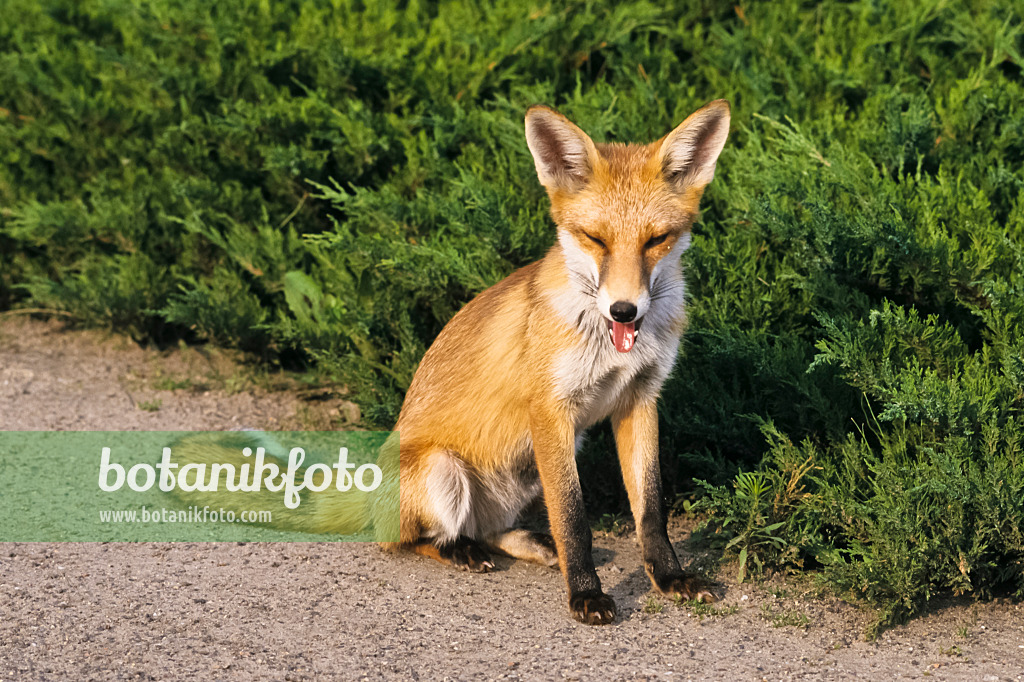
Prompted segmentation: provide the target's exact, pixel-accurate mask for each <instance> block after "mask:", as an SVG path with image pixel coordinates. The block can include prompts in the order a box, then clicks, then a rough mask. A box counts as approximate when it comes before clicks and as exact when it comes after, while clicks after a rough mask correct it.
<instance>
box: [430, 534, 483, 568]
mask: <svg viewBox="0 0 1024 682" xmlns="http://www.w3.org/2000/svg"><path fill="white" fill-rule="evenodd" d="M438 552H439V553H440V554H441V558H442V559H444V560H446V561H447V562H448V563H450V564H451V565H452V566H454V567H455V568H457V569H459V570H461V571H469V572H471V573H487V572H489V571H490V570H491V569H493V568H494V562H492V561H491V555H490V554H488V553H487V550H486V549H484V548H483V547H482V546H481V545H480V543H478V542H476V541H475V540H470V539H469V538H466V537H461V538H459V539H458V540H456V541H455V542H452V543H450V544H447V545H442V546H440V547H438Z"/></svg>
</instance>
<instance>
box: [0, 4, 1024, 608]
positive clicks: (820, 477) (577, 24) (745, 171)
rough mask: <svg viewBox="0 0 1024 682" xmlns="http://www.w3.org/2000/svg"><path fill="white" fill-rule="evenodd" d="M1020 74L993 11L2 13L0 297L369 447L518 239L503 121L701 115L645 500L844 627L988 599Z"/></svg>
mask: <svg viewBox="0 0 1024 682" xmlns="http://www.w3.org/2000/svg"><path fill="white" fill-rule="evenodd" d="M1022 51H1024V37H1022V18H1021V16H1020V13H1019V10H1016V9H1015V5H1014V4H1013V3H1012V2H1010V1H1009V0H997V1H994V2H989V3H980V4H977V3H975V4H970V5H967V4H961V3H956V2H952V3H951V2H939V1H929V2H911V1H910V0H907V1H905V2H894V3H874V2H826V3H821V4H816V5H809V4H807V3H801V2H797V1H796V0H784V1H782V2H773V3H740V4H738V5H737V4H735V3H733V2H728V3H725V2H711V1H707V2H699V3H675V6H673V5H672V3H669V4H668V5H666V4H664V3H661V4H653V3H646V2H638V1H636V0H630V1H627V2H618V3H611V2H607V3H605V2H584V1H575V2H566V3H558V4H536V5H523V4H522V3H517V2H512V0H496V2H493V3H488V4H469V3H462V2H453V1H448V2H418V1H416V0H413V1H412V2H408V3H398V4H395V3H385V2H379V3H377V2H358V3H357V2H348V1H347V0H331V1H328V0H317V1H308V0H304V1H301V2H300V1H299V0H291V1H286V2H274V3H266V2H256V1H255V0H247V1H241V0H240V1H237V2H230V3H203V2H199V0H162V1H161V2H147V3H142V2H138V1H137V0H84V1H78V0H48V1H47V2H41V3H40V2H30V1H29V0H9V2H7V4H6V5H5V12H4V13H3V17H0V159H2V161H3V163H0V307H4V308H10V307H14V308H17V307H32V308H39V307H42V308H49V309H54V310H61V311H65V313H69V314H71V315H73V316H74V317H75V318H76V319H78V320H79V321H81V322H82V323H84V324H99V325H107V326H113V327H116V328H120V329H123V330H126V331H129V332H130V333H131V334H133V335H134V336H135V337H136V338H138V339H140V340H165V339H172V338H176V337H183V336H184V337H186V338H191V339H206V340H211V341H214V342H216V343H219V344H227V345H235V346H238V347H240V348H243V349H245V350H248V351H251V352H254V353H256V354H258V355H260V356H262V357H263V358H264V359H266V360H268V361H279V360H282V359H290V360H291V361H294V360H295V359H299V360H301V361H303V362H306V363H308V365H309V366H310V367H311V368H312V369H314V370H315V371H318V372H323V373H325V374H328V375H330V376H332V377H334V378H335V379H337V380H338V381H341V382H344V383H346V384H347V385H349V386H350V387H351V388H352V389H353V390H355V391H356V395H357V397H358V399H359V400H360V402H361V403H362V405H363V407H364V415H366V416H367V419H368V420H369V421H370V422H371V423H373V424H376V425H378V426H382V427H387V426H390V424H391V423H392V422H393V420H394V418H395V416H396V414H397V411H398V409H399V406H400V404H401V399H402V395H403V392H404V390H405V388H406V387H407V386H408V384H409V381H410V379H411V377H412V374H413V372H414V371H415V367H416V364H417V362H418V361H419V358H420V357H421V355H422V354H423V352H424V350H425V349H426V347H427V346H428V345H429V343H430V341H431V340H432V339H433V338H434V336H435V335H436V334H437V333H438V331H439V330H440V329H441V327H442V326H443V325H444V324H445V322H446V321H447V320H448V319H449V318H450V317H451V316H452V314H454V312H455V311H456V310H458V309H459V308H460V307H461V306H462V305H463V304H465V302H466V301H468V300H469V299H470V298H471V297H472V296H473V295H475V294H476V293H478V292H479V291H481V290H483V289H484V288H486V287H487V286H489V285H490V284H493V283H494V282H496V281H498V280H499V279H500V278H501V277H503V276H505V275H507V274H508V273H510V272H511V271H512V270H513V269H515V268H516V267H518V266H521V265H523V264H525V263H528V262H530V261H532V260H534V259H536V258H538V257H540V256H541V255H542V254H543V253H544V251H545V250H546V249H547V248H548V247H549V246H550V244H551V243H552V242H553V239H554V234H553V229H552V226H551V222H550V219H549V218H548V217H547V215H546V211H547V204H546V198H545V197H544V194H543V192H542V190H541V188H540V187H539V185H538V183H537V181H536V177H535V174H534V170H533V164H532V161H531V159H530V157H529V154H528V152H527V149H526V145H525V142H524V138H523V130H522V115H523V112H524V111H525V109H526V107H527V106H528V105H530V104H533V103H536V102H545V103H548V104H552V105H554V106H556V107H558V108H559V109H560V110H562V111H564V112H565V113H566V114H567V115H569V116H570V117H571V118H573V119H574V120H576V121H577V122H578V123H579V124H580V125H581V126H582V127H583V128H584V129H586V130H588V131H589V132H591V133H592V134H593V135H594V136H595V138H597V139H604V140H650V139H655V138H656V137H658V136H660V135H662V134H664V133H665V132H667V131H668V130H669V129H671V127H672V126H673V125H675V124H677V123H678V122H679V121H680V120H681V119H682V118H683V117H684V116H685V115H686V114H688V113H689V112H690V111H692V110H693V109H695V108H696V107H697V106H699V105H700V104H702V103H704V102H705V101H707V100H709V99H712V98H715V97H725V98H728V99H729V100H730V101H731V102H732V104H733V121H734V122H733V132H732V134H731V137H730V140H729V143H728V144H727V146H726V150H725V152H724V154H723V156H722V159H721V162H720V170H719V173H718V174H717V178H716V180H715V182H714V183H713V184H712V185H711V186H710V188H709V191H708V193H707V197H706V199H705V203H704V214H703V220H702V222H701V223H700V224H699V225H698V226H697V228H696V234H695V238H694V242H693V247H692V248H691V250H690V252H689V254H688V255H687V261H688V266H689V279H688V282H689V284H690V301H691V303H690V317H691V326H690V330H689V332H688V335H687V337H686V339H685V343H684V349H683V351H682V356H681V358H680V362H679V364H678V368H677V371H676V373H675V375H674V376H673V378H672V379H671V380H670V382H669V383H668V385H666V387H665V390H664V392H663V405H662V409H661V412H660V414H661V419H662V428H661V434H662V451H663V470H664V473H665V479H666V482H667V486H666V487H667V489H668V490H669V491H674V492H676V493H690V492H693V491H695V490H698V489H699V490H703V491H705V492H706V495H705V497H704V500H703V501H702V502H701V503H700V504H701V505H702V506H703V508H704V509H706V510H708V511H713V512H714V514H715V515H714V516H712V517H711V518H710V521H709V523H710V525H709V528H711V527H715V528H716V529H717V530H719V531H720V532H719V533H718V535H717V537H720V538H722V545H723V548H724V546H725V545H729V548H728V551H729V552H733V551H735V552H736V553H737V555H740V556H742V559H743V560H742V561H741V565H742V566H743V570H744V573H745V574H746V573H749V572H750V571H755V572H756V571H758V570H763V569H768V568H771V567H782V566H790V567H794V566H801V565H804V566H808V565H813V566H819V567H821V568H822V575H823V576H825V578H826V580H828V581H829V582H830V583H831V584H832V585H834V586H836V587H837V588H839V589H842V590H846V591H847V592H848V593H849V594H851V595H854V596H856V597H858V598H863V599H867V600H869V601H870V602H871V603H874V604H876V605H879V606H880V607H881V610H880V614H881V615H880V620H879V622H880V623H887V622H892V621H894V620H896V619H898V618H901V617H903V616H905V615H907V614H910V613H913V612H914V611H915V610H916V609H919V608H920V607H921V605H922V604H923V603H924V602H925V601H926V600H927V599H928V597H929V596H930V595H931V594H933V593H934V592H935V591H937V590H954V591H957V592H965V593H970V594H974V595H978V596H986V595H988V594H991V593H992V592H993V591H995V590H1005V589H1008V590H1011V591H1014V592H1015V593H1017V594H1018V595H1024V582H1022V578H1021V576H1022V575H1024V563H1022V562H1024V550H1022V541H1021V527H1022V515H1024V512H1022V504H1024V494H1022V493H1024V491H1022V485H1024V483H1022V473H1021V472H1022V471H1024V467H1021V462H1020V456H1021V455H1020V452H1021V448H1022V438H1024V436H1022V433H1021V429H1022V427H1021V426H1020V419H1021V410H1022V406H1024V341H1022V339H1024V333H1022V332H1024V303H1022V301H1024V297H1022V296H1021V294H1022V293H1024V281H1022V277H1024V251H1022V248H1024V238H1022V236H1021V235H1022V227H1024V175H1022V173H1021V170H1020V169H1021V167H1022V163H1024V118H1022V117H1021V116H1020V115H1019V112H1020V111H1021V110H1022V105H1024V78H1022V68H1024V60H1022V56H1021V55H1022ZM609 449H610V439H609V438H608V434H607V431H606V430H603V429H599V430H597V432H596V434H595V437H594V438H593V439H592V440H591V444H590V446H589V447H588V449H586V451H585V452H584V453H583V454H582V456H581V462H582V463H583V478H584V484H585V487H586V490H587V492H588V495H589V496H590V497H591V498H592V500H594V501H596V502H598V503H599V507H601V508H602V510H603V511H618V510H620V509H622V508H623V505H624V504H625V495H624V493H623V492H622V488H621V485H619V484H618V483H617V482H612V481H611V480H610V479H609V478H608V477H607V476H604V475H601V474H600V473H599V471H600V470H601V469H603V468H604V467H606V466H608V465H609V458H610V457H611V455H610V454H608V451H609ZM738 470H743V471H744V473H741V474H739V475H738V476H737V473H736V472H737V471H738ZM694 478H696V479H702V480H706V481H707V483H705V484H703V485H699V484H695V483H694ZM730 480H731V481H732V484H730V483H729V481H730ZM716 524H717V525H716ZM730 543H731V545H730ZM743 577H744V578H745V577H746V575H744V576H743Z"/></svg>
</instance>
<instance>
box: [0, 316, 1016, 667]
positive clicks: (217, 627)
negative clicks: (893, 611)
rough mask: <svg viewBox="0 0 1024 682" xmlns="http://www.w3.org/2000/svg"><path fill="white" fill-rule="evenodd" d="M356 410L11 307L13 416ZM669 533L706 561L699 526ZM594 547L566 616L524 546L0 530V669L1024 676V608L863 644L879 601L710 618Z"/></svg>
mask: <svg viewBox="0 0 1024 682" xmlns="http://www.w3.org/2000/svg"><path fill="white" fill-rule="evenodd" d="M356 419H358V412H357V411H356V410H355V408H354V406H353V405H351V404H350V403H347V402H345V401H344V400H343V399H341V398H339V397H337V396H335V395H333V394H331V393H329V392H324V391H322V390H321V391H309V390H305V391H303V390H300V389H298V388H296V385H295V383H294V382H290V381H289V380H287V378H286V377H279V376H266V375H261V374H260V373H258V372H255V373H253V372H252V371H251V370H249V369H246V368H244V367H239V366H238V365H235V364H234V363H233V362H232V359H231V357H230V356H229V355H226V354H223V353H218V352H214V351H200V350H196V349H178V350H174V351H172V352H159V351H155V350H144V349H140V348H139V347H137V346H135V345H134V344H132V343H131V342H130V341H127V340H125V339H121V338H117V337H106V336H104V335H101V334H98V333H95V332H79V331H67V330H64V329H63V328H62V326H61V325H60V324H59V323H57V322H39V321H29V320H26V319H23V318H16V317H6V318H4V317H2V316H0V429H4V430H15V429H19V430H20V429H32V430H36V429H54V430H71V429H82V430H85V429H104V430H113V429H153V430H157V429H159V430H173V429H224V428H233V427H237V426H239V425H246V426H252V427H259V428H266V429H282V428H324V427H325V426H328V425H332V424H333V425H334V426H344V425H345V423H346V422H351V421H353V420H356ZM616 475H617V474H616ZM0 494H2V490H0ZM6 522H10V520H6ZM672 535H673V539H674V541H675V543H676V546H677V548H678V550H679V552H680V555H681V556H682V557H683V560H684V563H685V562H687V561H692V560H694V559H695V558H696V559H699V558H700V557H694V556H693V553H692V552H693V549H692V548H691V547H689V546H688V544H687V527H686V524H685V523H684V522H682V521H674V522H673V524H672ZM594 551H595V557H596V559H597V561H598V563H599V568H598V572H599V574H600V576H601V580H602V581H603V583H604V586H605V589H606V590H607V591H608V592H610V593H611V594H612V595H613V596H614V597H615V599H616V601H617V602H618V606H619V612H620V618H619V619H618V620H617V621H616V622H615V623H614V624H613V625H611V626H606V627H587V626H584V625H579V624H577V623H575V622H574V621H572V620H571V619H570V618H569V616H568V614H567V611H566V607H565V603H564V591H563V586H562V581H561V578H560V577H559V575H558V574H557V572H555V571H552V570H550V569H543V568H541V567H538V566H534V565H529V564H525V563H517V562H513V561H511V560H504V561H499V570H497V571H496V572H494V573H490V574H484V575H470V574H464V573H457V572H454V571H451V570H449V569H446V568H445V567H443V566H441V565H440V564H437V563H435V562H433V561H431V560H429V559H426V558H422V557H414V556H405V555H399V556H388V555H384V554H382V553H381V552H380V551H379V550H378V549H377V548H376V546H374V545H364V544H334V543H302V544H284V543H282V544H259V543H239V544H223V543H221V544H216V543H210V544H194V543H181V544H116V543H109V544H96V543H93V544H57V543H53V544H12V543H6V544H0V600H2V603H3V604H4V606H3V609H2V611H0V614H2V616H3V617H2V618H0V679H5V680H6V679H17V680H25V679H29V680H31V679H96V680H105V679H160V680H165V679H167V680H179V679H181V680H184V679H211V680H251V679H257V680H263V679H273V680H311V679H332V678H336V679H402V680H405V679H438V680H440V679H453V680H454V679H458V680H461V679H466V680H471V679H472V680H477V679H524V680H533V679H587V680H590V679H593V680H619V679H623V680H632V679H658V680H691V679H693V680H761V679H767V680H789V679H827V680H831V679H854V678H857V679H866V680H882V679H894V678H900V679H916V678H922V677H929V678H932V679H942V680H1021V679H1024V605H1021V604H1014V603H1008V602H996V603H986V604H974V603H973V602H971V601H969V600H954V599H952V598H948V599H943V600H939V601H937V602H936V603H935V604H934V605H933V606H932V608H931V609H930V610H929V612H928V613H927V614H925V615H924V616H921V617H918V618H917V619H915V620H913V621H912V622H911V623H909V624H908V625H906V626H903V627H898V628H895V629H892V630H890V631H888V632H887V633H885V634H884V635H883V636H882V637H881V638H880V639H879V640H878V641H875V642H865V641H863V638H862V633H863V630H864V627H865V625H866V624H867V623H868V622H869V619H870V616H869V614H867V613H864V612H862V611H859V610H858V609H856V608H854V607H852V606H849V605H847V604H844V603H842V602H839V601H836V600H833V599H825V598H816V597H814V596H812V593H811V591H810V590H809V589H807V588H805V587H801V585H800V584H799V583H792V582H791V583H783V582H780V581H774V582H772V583H768V584H761V585H756V586H751V585H737V584H736V583H735V582H734V581H732V580H731V579H730V575H729V574H731V573H732V571H723V572H722V573H721V575H720V579H721V584H720V589H719V591H720V593H721V594H722V595H723V600H722V602H721V603H720V604H717V605H716V606H717V607H718V610H717V611H715V612H714V613H711V614H700V613H696V612H694V611H692V610H691V609H688V608H686V607H680V606H676V605H675V604H673V603H670V602H667V601H664V600H660V599H657V598H654V599H652V598H651V595H650V593H649V590H648V582H647V579H646V577H645V576H644V575H643V571H642V570H641V568H640V562H639V556H638V552H637V546H636V542H635V539H634V537H633V536H632V534H629V535H626V536H624V537H616V536H611V535H606V534H601V533H598V534H597V535H596V537H595V550H594Z"/></svg>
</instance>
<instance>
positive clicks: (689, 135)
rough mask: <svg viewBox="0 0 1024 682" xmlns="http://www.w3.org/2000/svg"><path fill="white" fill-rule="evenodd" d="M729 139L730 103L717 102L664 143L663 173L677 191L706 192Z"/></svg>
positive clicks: (662, 156)
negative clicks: (694, 188)
mask: <svg viewBox="0 0 1024 682" xmlns="http://www.w3.org/2000/svg"><path fill="white" fill-rule="evenodd" d="M728 136H729V103H728V102H727V101H725V100H724V99H716V100H715V101H713V102H709V103H707V104H705V105H704V106H703V107H701V108H700V109H698V110H697V111H695V112H693V113H692V114H690V115H689V116H688V117H687V119H686V120H685V121H683V122H682V123H680V124H679V126H678V127H677V128H676V129H675V130H673V131H672V132H671V133H669V134H668V135H666V136H665V137H663V138H662V140H661V150H660V155H661V169H662V172H663V173H664V174H665V179H666V180H667V181H668V182H669V184H670V185H672V186H673V187H674V188H675V189H676V190H677V191H682V190H684V189H688V188H691V187H700V188H703V187H704V186H705V185H707V184H708V183H709V182H711V179H712V178H714V177H715V162H716V161H717V160H718V155H719V154H721V153H722V147H723V146H725V138H726V137H728Z"/></svg>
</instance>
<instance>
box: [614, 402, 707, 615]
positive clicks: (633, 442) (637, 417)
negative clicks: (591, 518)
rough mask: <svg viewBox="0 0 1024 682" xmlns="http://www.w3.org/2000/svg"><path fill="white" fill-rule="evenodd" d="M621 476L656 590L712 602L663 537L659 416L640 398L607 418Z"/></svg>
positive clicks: (665, 527) (665, 593)
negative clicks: (610, 418) (612, 432)
mask: <svg viewBox="0 0 1024 682" xmlns="http://www.w3.org/2000/svg"><path fill="white" fill-rule="evenodd" d="M612 429H613V430H614V432H615V446H616V448H617V449H618V451H619V464H620V466H621V467H622V478H623V480H624V481H625V484H626V491H627V493H628V494H629V505H630V507H631V509H632V510H633V519H634V520H635V521H636V525H637V535H638V537H639V539H640V549H641V554H642V556H643V562H644V570H645V571H646V573H647V577H649V578H650V579H651V583H652V584H653V585H654V587H655V589H657V590H658V591H659V592H661V593H662V594H664V595H667V596H670V597H679V598H681V599H685V600H690V599H697V600H699V601H703V602H713V601H715V596H714V595H713V594H712V593H711V590H710V589H709V588H708V586H707V585H706V584H705V583H704V582H703V581H702V580H701V579H700V578H698V577H696V576H693V575H690V574H687V573H684V572H683V569H682V568H681V567H680V565H679V559H678V557H676V553H675V550H673V549H672V544H671V543H670V542H669V539H668V530H667V526H666V519H665V515H664V513H663V512H662V509H661V470H660V467H659V462H658V412H657V407H656V406H655V401H654V400H653V399H651V400H639V401H637V402H635V403H633V404H631V405H628V406H626V407H625V408H623V409H620V410H618V411H616V412H615V413H614V414H613V415H612Z"/></svg>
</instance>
